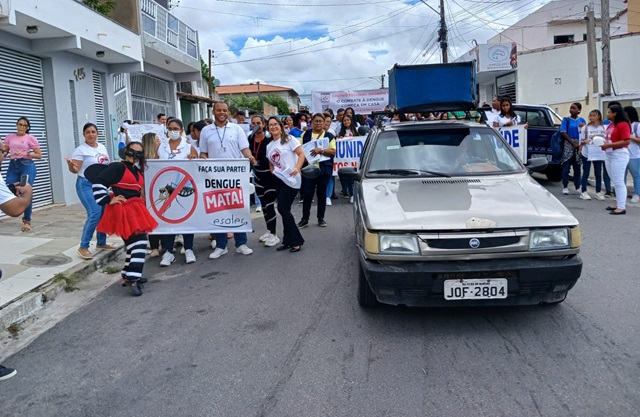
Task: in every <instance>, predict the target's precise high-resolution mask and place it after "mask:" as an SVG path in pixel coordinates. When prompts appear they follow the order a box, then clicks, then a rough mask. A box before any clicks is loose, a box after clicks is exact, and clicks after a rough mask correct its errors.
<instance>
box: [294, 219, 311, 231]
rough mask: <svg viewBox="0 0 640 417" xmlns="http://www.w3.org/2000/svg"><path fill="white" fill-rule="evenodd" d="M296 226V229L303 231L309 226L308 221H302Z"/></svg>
mask: <svg viewBox="0 0 640 417" xmlns="http://www.w3.org/2000/svg"><path fill="white" fill-rule="evenodd" d="M296 226H298V229H304V228H305V227H307V226H309V220H305V219H302V220H300V221H299V222H298V224H297V225H296Z"/></svg>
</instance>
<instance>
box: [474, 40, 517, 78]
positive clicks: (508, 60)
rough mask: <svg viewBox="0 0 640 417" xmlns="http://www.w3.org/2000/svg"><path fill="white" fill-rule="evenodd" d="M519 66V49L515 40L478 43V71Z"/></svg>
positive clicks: (508, 68)
mask: <svg viewBox="0 0 640 417" xmlns="http://www.w3.org/2000/svg"><path fill="white" fill-rule="evenodd" d="M517 67H518V49H517V45H516V43H515V42H510V43H483V44H480V45H478V72H481V71H501V70H510V69H515V68H517Z"/></svg>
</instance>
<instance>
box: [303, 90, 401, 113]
mask: <svg viewBox="0 0 640 417" xmlns="http://www.w3.org/2000/svg"><path fill="white" fill-rule="evenodd" d="M388 104H389V89H388V88H381V89H379V90H359V91H313V92H312V93H311V112H312V113H322V112H323V111H325V110H326V109H328V108H331V109H332V110H333V111H334V112H335V111H336V110H338V109H341V108H342V109H345V108H347V107H352V108H353V109H354V110H355V112H356V113H357V114H369V113H371V112H374V111H384V108H385V106H387V105H388Z"/></svg>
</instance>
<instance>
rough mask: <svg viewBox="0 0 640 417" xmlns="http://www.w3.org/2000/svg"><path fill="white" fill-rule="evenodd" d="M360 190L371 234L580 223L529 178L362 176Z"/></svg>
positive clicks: (516, 175) (509, 176) (515, 176)
mask: <svg viewBox="0 0 640 417" xmlns="http://www.w3.org/2000/svg"><path fill="white" fill-rule="evenodd" d="M361 187H362V188H361V195H360V196H359V203H360V204H361V209H362V210H363V212H364V213H365V219H366V221H367V228H368V229H369V230H396V231H397V230H406V231H421V230H424V231H430V230H466V229H495V228H498V229H505V228H529V227H553V226H573V225H577V224H578V221H577V220H576V218H575V217H573V215H572V214H571V213H570V212H569V210H567V208H566V207H565V206H564V205H562V203H560V201H558V199H556V198H555V197H554V196H553V195H552V194H551V193H550V192H549V191H547V190H546V189H545V188H544V187H542V186H541V185H540V184H538V183H537V182H536V181H535V180H534V179H533V178H531V177H530V176H529V175H527V174H514V175H504V176H492V177H475V178H472V177H467V178H458V177H455V178H420V179H418V178H399V179H395V178H394V179H389V178H385V179H371V178H364V179H363V181H362V185H361ZM362 202H364V205H362Z"/></svg>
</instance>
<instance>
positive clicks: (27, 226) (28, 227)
mask: <svg viewBox="0 0 640 417" xmlns="http://www.w3.org/2000/svg"><path fill="white" fill-rule="evenodd" d="M22 231H23V232H30V231H31V222H30V221H27V220H24V219H23V220H22Z"/></svg>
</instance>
